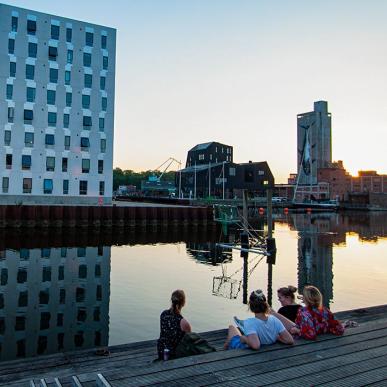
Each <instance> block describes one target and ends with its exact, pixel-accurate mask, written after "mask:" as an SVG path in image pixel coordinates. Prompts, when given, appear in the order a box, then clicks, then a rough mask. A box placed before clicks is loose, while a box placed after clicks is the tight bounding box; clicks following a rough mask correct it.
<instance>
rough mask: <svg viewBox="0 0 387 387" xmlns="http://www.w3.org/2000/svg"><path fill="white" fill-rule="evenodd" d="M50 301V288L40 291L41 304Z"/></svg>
mask: <svg viewBox="0 0 387 387" xmlns="http://www.w3.org/2000/svg"><path fill="white" fill-rule="evenodd" d="M49 301H50V292H49V290H48V289H46V290H41V291H40V292H39V304H42V305H47V304H48V303H49Z"/></svg>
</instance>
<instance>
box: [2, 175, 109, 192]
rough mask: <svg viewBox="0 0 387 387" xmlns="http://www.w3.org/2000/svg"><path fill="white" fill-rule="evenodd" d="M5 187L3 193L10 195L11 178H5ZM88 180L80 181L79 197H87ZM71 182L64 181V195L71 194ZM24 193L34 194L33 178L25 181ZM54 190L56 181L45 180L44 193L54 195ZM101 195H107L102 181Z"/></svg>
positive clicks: (100, 185) (100, 183) (100, 184)
mask: <svg viewBox="0 0 387 387" xmlns="http://www.w3.org/2000/svg"><path fill="white" fill-rule="evenodd" d="M2 183H3V186H2V191H3V193H8V191H9V177H3V182H2ZM87 183H88V182H87V180H80V181H79V195H87V185H88V184H87ZM69 184H70V182H69V180H63V182H62V193H63V195H68V194H69ZM22 189H23V193H25V194H29V193H31V192H32V178H30V177H27V178H24V179H23V185H22ZM53 190H54V181H53V179H44V180H43V193H44V194H52V192H53ZM99 195H101V196H103V195H105V182H104V181H100V182H99Z"/></svg>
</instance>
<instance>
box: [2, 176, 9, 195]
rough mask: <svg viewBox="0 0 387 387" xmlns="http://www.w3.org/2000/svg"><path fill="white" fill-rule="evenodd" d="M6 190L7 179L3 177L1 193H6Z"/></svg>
mask: <svg viewBox="0 0 387 387" xmlns="http://www.w3.org/2000/svg"><path fill="white" fill-rule="evenodd" d="M8 188H9V177H3V182H2V189H3V193H8Z"/></svg>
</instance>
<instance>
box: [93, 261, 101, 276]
mask: <svg viewBox="0 0 387 387" xmlns="http://www.w3.org/2000/svg"><path fill="white" fill-rule="evenodd" d="M94 276H95V277H96V278H98V277H101V265H100V264H99V263H97V264H96V265H95V270H94Z"/></svg>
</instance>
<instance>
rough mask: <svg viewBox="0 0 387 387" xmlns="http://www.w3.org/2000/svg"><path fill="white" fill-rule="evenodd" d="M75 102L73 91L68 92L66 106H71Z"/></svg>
mask: <svg viewBox="0 0 387 387" xmlns="http://www.w3.org/2000/svg"><path fill="white" fill-rule="evenodd" d="M72 102H73V95H72V94H71V93H66V106H67V107H71V104H72Z"/></svg>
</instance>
